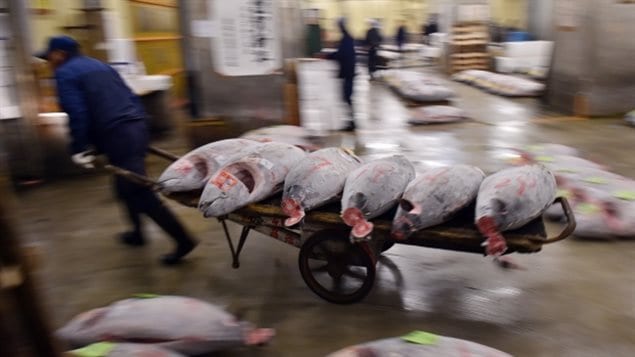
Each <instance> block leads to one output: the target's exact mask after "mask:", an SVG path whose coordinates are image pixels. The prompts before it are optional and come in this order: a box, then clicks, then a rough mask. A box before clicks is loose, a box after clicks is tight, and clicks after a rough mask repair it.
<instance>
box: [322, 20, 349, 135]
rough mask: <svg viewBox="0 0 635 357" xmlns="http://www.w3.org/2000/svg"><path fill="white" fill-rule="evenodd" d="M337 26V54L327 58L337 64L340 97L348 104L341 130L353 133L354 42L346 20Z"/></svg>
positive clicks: (340, 21)
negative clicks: (338, 33) (347, 116)
mask: <svg viewBox="0 0 635 357" xmlns="http://www.w3.org/2000/svg"><path fill="white" fill-rule="evenodd" d="M337 25H338V27H339V29H340V31H341V32H342V38H341V39H340V44H339V46H338V48H337V52H333V53H331V54H330V55H329V56H328V58H329V59H332V60H336V61H337V62H338V63H339V67H340V68H339V74H338V77H339V78H341V79H342V97H343V99H344V102H346V104H348V109H349V120H348V122H347V123H346V125H345V126H344V128H343V129H342V130H344V131H355V116H354V111H353V100H352V97H353V81H354V79H355V41H354V40H353V37H352V36H351V35H350V34H349V32H348V30H347V29H346V20H345V19H344V18H340V19H339V20H338V21H337Z"/></svg>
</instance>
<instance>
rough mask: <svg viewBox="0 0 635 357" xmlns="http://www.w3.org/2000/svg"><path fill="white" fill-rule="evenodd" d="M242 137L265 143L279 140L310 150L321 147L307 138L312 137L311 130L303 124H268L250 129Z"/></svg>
mask: <svg viewBox="0 0 635 357" xmlns="http://www.w3.org/2000/svg"><path fill="white" fill-rule="evenodd" d="M240 137H241V138H245V139H250V140H255V141H259V142H263V143H264V142H279V143H286V144H291V145H295V146H297V147H300V148H302V149H305V150H309V151H313V150H317V149H319V147H318V146H317V145H316V144H314V143H312V142H311V141H309V140H308V139H307V138H309V137H311V134H310V132H309V131H308V130H306V129H305V128H303V127H301V126H295V125H273V126H267V127H264V128H259V129H255V130H251V131H248V132H246V133H244V134H243V135H241V136H240Z"/></svg>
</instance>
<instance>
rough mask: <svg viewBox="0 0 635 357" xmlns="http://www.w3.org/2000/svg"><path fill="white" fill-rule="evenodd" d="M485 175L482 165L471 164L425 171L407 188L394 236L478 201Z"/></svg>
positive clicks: (433, 222)
mask: <svg viewBox="0 0 635 357" xmlns="http://www.w3.org/2000/svg"><path fill="white" fill-rule="evenodd" d="M484 177H485V174H484V173H483V171H481V169H479V168H477V167H474V166H468V165H455V166H448V167H438V168H435V169H431V170H428V171H425V172H424V173H423V174H421V175H420V176H418V177H417V178H416V179H415V180H414V181H412V182H411V183H410V184H409V185H408V187H407V188H406V191H405V192H404V194H403V198H402V199H401V202H400V203H399V208H398V209H397V214H396V215H395V218H394V220H393V225H392V232H391V233H392V236H393V237H394V238H395V239H400V240H401V239H406V238H408V237H409V236H410V235H411V234H412V233H414V232H416V231H418V230H420V229H424V228H428V227H432V226H435V225H437V224H441V223H443V222H446V221H448V220H449V219H451V218H452V216H453V215H454V214H455V213H457V212H458V211H460V210H461V209H463V208H465V207H466V206H467V205H469V204H470V203H472V202H473V201H474V199H475V198H476V195H477V193H478V189H479V186H480V185H481V182H482V181H483V178H484Z"/></svg>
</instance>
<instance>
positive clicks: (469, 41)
mask: <svg viewBox="0 0 635 357" xmlns="http://www.w3.org/2000/svg"><path fill="white" fill-rule="evenodd" d="M451 36H452V37H451V40H450V60H449V62H448V70H449V72H450V73H455V72H458V71H464V70H467V69H488V68H489V63H490V59H489V54H488V53H487V43H488V42H489V35H488V31H487V26H486V25H485V24H483V23H480V22H465V23H459V24H455V25H454V26H452V35H451Z"/></svg>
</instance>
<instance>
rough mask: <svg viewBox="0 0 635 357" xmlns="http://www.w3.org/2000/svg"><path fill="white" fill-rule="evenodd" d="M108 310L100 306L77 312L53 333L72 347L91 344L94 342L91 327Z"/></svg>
mask: <svg viewBox="0 0 635 357" xmlns="http://www.w3.org/2000/svg"><path fill="white" fill-rule="evenodd" d="M108 311H109V308H107V307H102V308H98V309H92V310H89V311H86V312H84V313H82V314H79V315H77V316H75V317H74V318H73V319H72V320H71V321H70V322H68V323H67V324H66V325H65V326H64V327H62V328H61V329H59V330H57V331H56V332H55V334H56V335H57V337H59V338H60V339H61V340H63V341H66V342H67V343H68V344H70V345H71V346H73V347H75V346H86V345H88V344H91V343H93V342H95V341H94V340H93V333H94V330H93V329H91V328H92V327H93V326H95V325H97V324H98V323H99V322H100V320H101V319H102V318H103V317H104V316H106V314H107V313H108Z"/></svg>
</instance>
